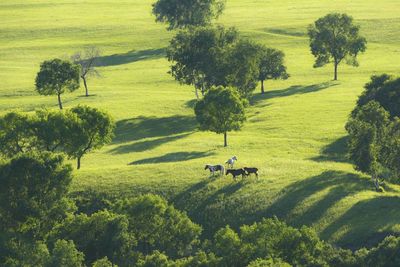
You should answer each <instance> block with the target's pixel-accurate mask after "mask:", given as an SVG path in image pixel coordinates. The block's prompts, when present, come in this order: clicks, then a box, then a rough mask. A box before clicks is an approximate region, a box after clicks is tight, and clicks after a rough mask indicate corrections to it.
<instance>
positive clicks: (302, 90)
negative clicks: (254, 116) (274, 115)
mask: <svg viewBox="0 0 400 267" xmlns="http://www.w3.org/2000/svg"><path fill="white" fill-rule="evenodd" d="M336 85H338V84H337V83H333V82H324V83H319V84H312V85H307V86H304V85H294V86H290V87H289V88H286V89H279V90H272V91H266V92H265V93H264V94H256V95H254V96H253V97H252V98H251V100H250V103H251V104H252V105H254V104H257V103H258V102H260V101H262V100H265V99H271V98H277V97H286V96H292V95H298V94H307V93H313V92H318V91H321V90H324V89H327V88H329V87H332V86H336Z"/></svg>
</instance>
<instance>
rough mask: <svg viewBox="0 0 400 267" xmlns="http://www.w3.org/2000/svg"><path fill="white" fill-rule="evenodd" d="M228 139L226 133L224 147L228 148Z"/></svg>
mask: <svg viewBox="0 0 400 267" xmlns="http://www.w3.org/2000/svg"><path fill="white" fill-rule="evenodd" d="M227 139H228V138H227V135H226V132H225V133H224V147H227V146H228V140H227Z"/></svg>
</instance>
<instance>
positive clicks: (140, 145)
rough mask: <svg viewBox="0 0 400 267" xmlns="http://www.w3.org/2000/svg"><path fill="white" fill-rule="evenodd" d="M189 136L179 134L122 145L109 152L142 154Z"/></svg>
mask: <svg viewBox="0 0 400 267" xmlns="http://www.w3.org/2000/svg"><path fill="white" fill-rule="evenodd" d="M188 135H189V134H188V133H187V134H181V135H174V136H167V137H161V138H157V139H155V140H146V141H138V142H135V143H133V144H127V145H125V144H123V145H120V146H118V147H116V148H113V149H111V150H110V151H109V152H111V153H114V154H125V153H130V152H143V151H147V150H151V149H154V148H156V147H158V146H160V145H162V144H165V143H169V142H173V141H176V140H179V139H181V138H185V137H186V136H188Z"/></svg>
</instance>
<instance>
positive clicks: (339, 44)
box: [308, 13, 367, 80]
mask: <svg viewBox="0 0 400 267" xmlns="http://www.w3.org/2000/svg"><path fill="white" fill-rule="evenodd" d="M359 31H360V27H359V26H357V25H354V24H353V18H352V17H350V16H348V15H346V14H339V13H332V14H328V15H326V16H325V17H323V18H320V19H318V20H317V21H316V22H315V23H314V24H313V25H310V26H309V29H308V35H309V37H310V47H311V53H312V54H313V55H314V56H315V57H316V61H315V64H314V68H318V67H322V66H324V65H326V64H328V63H331V62H332V63H333V65H334V80H337V70H338V65H339V64H340V63H341V62H342V61H343V60H345V61H346V63H347V64H349V65H352V66H355V67H357V66H358V61H357V55H358V54H359V53H360V52H364V51H365V50H366V44H367V41H366V39H365V38H364V37H362V36H360V35H359Z"/></svg>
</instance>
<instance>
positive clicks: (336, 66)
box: [333, 62, 338, 81]
mask: <svg viewBox="0 0 400 267" xmlns="http://www.w3.org/2000/svg"><path fill="white" fill-rule="evenodd" d="M334 64H335V76H334V77H333V80H335V81H337V69H338V63H336V62H335V63H334Z"/></svg>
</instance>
